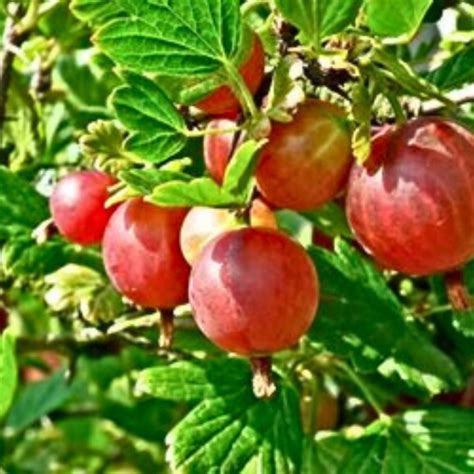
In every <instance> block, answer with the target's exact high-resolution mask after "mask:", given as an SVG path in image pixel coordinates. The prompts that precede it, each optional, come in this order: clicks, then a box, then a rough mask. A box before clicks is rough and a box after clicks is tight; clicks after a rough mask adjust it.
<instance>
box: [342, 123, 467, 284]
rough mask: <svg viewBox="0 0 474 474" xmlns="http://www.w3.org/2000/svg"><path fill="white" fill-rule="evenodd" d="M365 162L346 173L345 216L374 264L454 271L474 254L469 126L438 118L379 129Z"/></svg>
mask: <svg viewBox="0 0 474 474" xmlns="http://www.w3.org/2000/svg"><path fill="white" fill-rule="evenodd" d="M369 163H370V166H369V167H365V166H360V165H355V166H354V168H353V170H352V173H351V177H350V181H349V189H348V195H347V215H348V219H349V223H350V225H351V227H352V229H353V231H354V234H355V235H356V237H357V239H358V241H359V242H360V244H361V245H362V246H363V247H364V248H365V249H366V250H367V252H369V253H370V254H372V255H373V257H374V259H375V260H376V261H377V262H379V263H380V264H381V265H382V266H384V267H387V268H389V269H393V270H397V271H400V272H403V273H408V274H411V275H430V274H434V273H438V272H449V271H451V270H454V269H456V268H458V267H459V266H461V265H463V264H464V263H466V262H467V261H468V260H469V259H471V258H472V257H473V256H474V136H473V135H472V134H471V133H470V132H469V131H467V130H465V129H464V128H462V127H461V126H459V125H457V124H455V123H454V122H452V121H449V120H446V119H442V118H436V117H422V118H418V119H415V120H412V121H410V122H408V123H406V124H404V125H402V126H400V127H395V126H394V127H388V128H384V129H383V130H382V131H381V132H380V133H379V134H378V135H377V136H376V137H374V139H373V146H372V155H371V157H370V159H369ZM374 165H375V168H376V169H373V168H374Z"/></svg>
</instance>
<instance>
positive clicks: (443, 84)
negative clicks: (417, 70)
mask: <svg viewBox="0 0 474 474" xmlns="http://www.w3.org/2000/svg"><path fill="white" fill-rule="evenodd" d="M426 79H427V80H428V81H429V82H431V83H432V84H434V85H435V86H436V87H438V88H439V89H440V90H442V91H450V90H453V89H457V88H459V87H462V86H464V85H465V84H472V83H473V82H474V46H470V47H467V48H465V49H462V50H461V51H459V52H458V53H456V54H453V55H452V56H451V57H450V58H448V59H447V60H446V61H444V63H443V64H441V66H439V67H438V68H436V69H435V70H434V71H431V72H430V73H429V74H428V76H427V77H426Z"/></svg>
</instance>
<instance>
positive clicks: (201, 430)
mask: <svg viewBox="0 0 474 474" xmlns="http://www.w3.org/2000/svg"><path fill="white" fill-rule="evenodd" d="M137 390H138V391H139V392H145V393H149V394H151V395H153V396H157V397H159V398H164V399H168V400H169V399H171V400H176V401H178V400H184V401H194V400H200V403H198V405H196V406H195V408H194V409H192V410H191V412H190V413H188V415H187V416H186V417H185V418H184V419H183V420H182V421H181V422H180V423H178V425H177V426H176V427H175V428H174V429H173V430H172V431H171V433H170V434H169V435H168V437H167V444H168V446H169V448H168V459H169V460H170V462H171V466H172V469H173V470H175V471H179V472H181V471H183V472H208V471H210V472H223V473H227V472H228V473H232V472H241V471H242V470H243V469H244V467H245V466H246V465H247V464H248V463H249V461H250V460H251V459H253V458H255V457H257V458H258V461H259V464H260V465H261V468H262V469H263V472H268V473H279V472H288V473H295V474H296V473H297V472H299V466H300V463H301V459H300V457H301V452H300V448H299V447H300V444H301V441H302V432H301V425H300V422H299V405H298V397H297V395H296V394H295V392H294V391H293V389H292V388H291V387H289V386H286V385H283V384H281V385H280V386H279V388H278V394H277V396H275V397H274V398H273V399H271V400H269V401H260V400H257V399H256V398H255V396H254V395H253V393H252V388H251V373H250V369H249V366H248V364H247V363H245V362H244V361H243V360H240V359H220V360H215V361H193V362H178V363H175V364H173V365H171V366H168V367H158V368H152V369H147V370H145V371H143V372H141V373H140V374H139V377H138V382H137ZM283 466H285V470H281V468H282V467H283Z"/></svg>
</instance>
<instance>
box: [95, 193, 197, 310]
mask: <svg viewBox="0 0 474 474" xmlns="http://www.w3.org/2000/svg"><path fill="white" fill-rule="evenodd" d="M186 212H187V210H186V209H181V208H162V207H158V206H155V205H153V204H149V203H146V202H144V201H143V200H142V199H139V198H136V199H132V200H130V201H127V202H125V203H123V204H121V205H120V207H119V208H118V209H117V211H116V212H115V214H114V215H113V216H112V218H111V220H110V222H109V224H108V225H107V228H106V231H105V235H104V240H103V255H104V263H105V268H106V270H107V273H108V275H109V277H110V279H111V281H112V283H113V285H114V286H115V288H116V289H117V290H118V291H119V292H120V293H122V294H123V295H125V296H126V297H127V298H128V299H129V300H131V301H133V302H134V303H135V304H137V305H139V306H143V307H146V308H159V309H171V308H174V307H175V306H178V305H180V304H183V303H185V302H186V300H187V288H188V279H189V272H190V268H189V266H188V264H187V263H186V261H185V260H184V257H183V254H182V253H181V249H180V247H179V232H180V229H181V225H182V223H183V220H184V218H185V216H186Z"/></svg>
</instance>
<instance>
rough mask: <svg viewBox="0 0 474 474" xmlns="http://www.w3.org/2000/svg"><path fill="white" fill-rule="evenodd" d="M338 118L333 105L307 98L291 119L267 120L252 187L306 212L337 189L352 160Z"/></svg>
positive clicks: (342, 117)
mask: <svg viewBox="0 0 474 474" xmlns="http://www.w3.org/2000/svg"><path fill="white" fill-rule="evenodd" d="M344 120H345V113H344V111H343V110H342V109H341V108H339V107H338V106H336V105H333V104H330V103H329V102H323V101H320V100H315V99H309V100H307V101H306V102H305V103H304V104H302V105H301V106H300V107H299V109H298V111H297V112H296V114H295V116H294V118H293V121H292V122H289V123H275V124H273V126H272V130H271V133H270V136H269V138H268V143H267V144H266V145H265V146H264V147H263V149H262V151H261V153H260V160H259V164H258V167H257V172H256V178H257V185H258V189H259V191H260V193H261V194H262V196H263V197H264V198H265V199H266V200H267V201H268V202H269V203H271V204H272V205H274V206H276V207H279V208H286V209H293V210H299V211H302V210H310V209H315V208H317V207H319V206H321V205H322V204H325V203H326V202H328V201H330V200H332V199H334V198H335V197H336V196H337V195H338V194H339V193H341V191H343V189H344V187H345V185H346V183H347V179H348V176H349V171H350V167H351V163H352V158H351V137H350V133H349V131H348V128H347V126H346V125H345V123H344Z"/></svg>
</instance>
